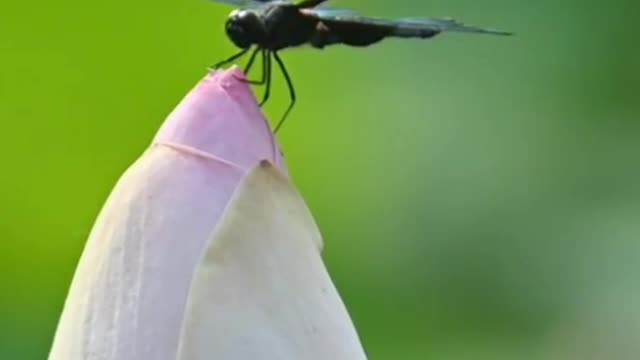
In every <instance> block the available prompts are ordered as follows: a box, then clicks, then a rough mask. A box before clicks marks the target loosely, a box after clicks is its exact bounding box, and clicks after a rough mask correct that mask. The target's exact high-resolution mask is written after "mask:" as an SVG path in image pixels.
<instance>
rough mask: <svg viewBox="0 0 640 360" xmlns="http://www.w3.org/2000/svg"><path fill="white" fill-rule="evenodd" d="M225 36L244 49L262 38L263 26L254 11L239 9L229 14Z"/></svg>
mask: <svg viewBox="0 0 640 360" xmlns="http://www.w3.org/2000/svg"><path fill="white" fill-rule="evenodd" d="M226 29H227V36H229V39H231V41H232V42H233V43H234V44H235V45H236V46H237V47H239V48H242V49H246V48H248V47H250V46H251V45H253V44H256V43H259V42H261V41H262V39H263V38H264V32H265V31H264V27H263V26H262V22H261V21H260V18H259V17H258V15H256V14H255V13H254V12H251V11H246V10H240V11H234V12H232V13H231V15H229V19H228V20H227V24H226Z"/></svg>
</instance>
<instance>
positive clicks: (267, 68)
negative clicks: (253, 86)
mask: <svg viewBox="0 0 640 360" xmlns="http://www.w3.org/2000/svg"><path fill="white" fill-rule="evenodd" d="M262 64H263V67H262V75H263V77H262V80H263V82H264V83H265V84H266V86H265V88H264V95H263V96H262V101H261V102H260V106H262V105H264V104H265V103H266V102H267V100H269V95H270V93H271V53H270V52H269V51H267V50H265V51H264V52H263V53H262Z"/></svg>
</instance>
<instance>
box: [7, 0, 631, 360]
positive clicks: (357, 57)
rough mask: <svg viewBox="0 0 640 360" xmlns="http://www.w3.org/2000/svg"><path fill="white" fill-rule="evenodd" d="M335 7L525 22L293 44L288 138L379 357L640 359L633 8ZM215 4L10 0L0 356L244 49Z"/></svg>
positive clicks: (399, 1) (41, 341)
mask: <svg viewBox="0 0 640 360" xmlns="http://www.w3.org/2000/svg"><path fill="white" fill-rule="evenodd" d="M334 5H342V6H347V7H351V8H355V9H357V10H360V11H362V12H364V13H367V14H372V15H382V16H389V17H395V16H411V17H416V16H419V15H422V14H424V15H425V16H453V17H456V18H459V19H461V20H464V21H466V22H469V23H472V24H477V25H486V26H489V27H496V28H500V29H505V30H512V31H515V32H516V33H518V35H517V36H516V37H512V38H501V37H487V36H473V35H450V36H443V37H439V38H437V39H436V40H433V41H419V40H416V41H386V42H384V43H382V44H380V45H378V46H376V47H371V48H367V49H352V48H337V47H336V48H330V49H327V50H325V51H317V50H312V49H299V50H294V51H289V52H287V53H284V54H283V57H284V59H285V61H286V63H287V64H288V67H289V71H290V73H291V75H292V76H293V79H294V81H295V84H296V89H297V91H298V94H299V98H300V100H299V103H298V105H297V107H296V108H295V109H294V112H293V113H292V115H291V117H290V118H289V120H288V123H287V124H286V126H285V127H284V129H283V131H282V132H281V134H280V139H281V141H282V143H283V146H284V149H285V152H286V154H287V157H288V163H289V165H290V168H291V173H292V174H293V177H294V179H295V181H296V183H297V185H298V186H299V187H300V188H301V190H302V192H303V194H304V196H305V197H306V199H307V201H308V204H309V206H310V207H311V209H312V211H313V212H314V214H315V216H316V218H317V221H318V223H319V224H320V227H321V229H322V230H323V233H324V236H325V241H326V243H327V246H326V251H325V255H326V259H327V263H328V266H329V268H330V270H331V272H332V274H333V276H334V279H335V281H336V283H337V285H338V287H339V289H340V290H341V293H342V295H343V297H344V299H345V301H346V303H347V305H348V307H349V309H350V312H351V314H352V316H353V318H354V321H355V322H356V324H357V327H358V329H359V331H360V334H361V337H362V340H363V342H364V345H365V347H366V348H367V350H368V352H369V355H370V358H371V359H373V360H383V359H420V360H423V359H445V360H448V359H455V360H458V359H460V360H465V359H470V360H471V359H473V360H476V359H536V360H537V359H558V360H559V359H605V358H606V359H637V358H638V356H639V355H638V353H640V280H639V278H638V271H639V270H640V160H639V159H638V158H639V155H640V85H639V84H640V47H639V46H638V34H639V30H638V27H637V21H638V20H637V15H638V14H640V3H638V2H637V1H628V0H612V1H609V2H603V1H599V0H564V1H552V0H538V1H509V0H484V1H475V0H429V1H418V0H396V1H389V0H386V1H383V0H371V1H364V0H341V1H339V0H335V1H334ZM229 11H230V8H229V7H226V6H223V5H218V4H211V3H208V2H206V1H203V0H182V1H178V0H174V1H168V0H138V1H124V0H116V1H80V0H59V1H40V2H34V1H18V0H7V1H3V3H2V5H0V34H2V35H1V39H0V120H1V129H2V135H1V136H2V140H1V141H0V154H2V155H1V159H2V168H1V170H0V201H1V204H2V205H1V208H2V213H1V214H2V215H1V216H0V359H3V360H5V359H6V360H13V359H16V360H23V359H24V360H39V359H44V358H45V357H46V354H47V351H48V348H49V346H50V343H51V339H52V335H53V332H54V330H55V326H56V321H57V318H58V316H59V313H60V311H61V308H62V304H63V301H64V298H65V294H66V291H67V289H68V286H69V283H70V281H71V277H72V274H73V271H74V268H75V265H76V262H77V261H78V258H79V256H80V253H81V251H82V248H83V244H84V242H85V240H86V237H87V234H88V232H89V230H90V229H91V226H92V222H93V220H94V218H95V216H96V214H97V212H98V211H99V209H100V207H101V205H102V203H103V201H104V200H105V198H106V196H107V195H108V194H109V192H110V189H111V188H112V186H113V185H114V183H115V181H116V180H117V179H118V177H119V176H120V174H121V173H122V172H123V170H124V169H125V168H127V166H128V165H129V164H131V163H132V161H134V160H135V159H136V157H137V156H138V155H139V154H140V153H141V152H142V151H143V150H144V149H145V147H146V146H147V145H148V144H149V141H150V139H151V137H152V136H153V134H154V132H155V130H156V129H157V128H158V126H159V125H160V124H161V122H162V121H163V119H164V117H165V116H166V115H167V114H168V113H169V112H170V111H171V109H172V108H173V106H174V105H175V104H176V103H177V102H178V101H179V100H180V99H181V98H182V97H183V95H184V94H185V93H186V92H187V91H188V90H189V89H190V88H191V87H192V86H193V85H194V84H195V83H196V82H197V81H198V80H199V79H200V78H201V77H202V76H203V75H204V74H205V68H206V66H207V65H209V64H211V63H214V62H216V61H218V60H220V59H222V58H225V57H226V56H228V55H230V54H231V53H233V52H234V51H235V49H234V48H233V47H232V45H231V44H230V43H229V41H228V40H227V39H226V38H225V36H224V34H223V30H222V27H223V22H224V20H225V17H226V15H227V13H228V12H229ZM276 79H277V80H276V84H275V89H274V93H273V101H272V102H271V103H270V104H269V106H268V107H267V112H268V113H269V114H270V115H271V117H272V118H277V117H279V116H280V115H281V114H282V111H283V110H284V109H285V107H286V105H287V101H288V94H287V92H286V88H285V86H284V82H283V81H282V79H281V78H280V77H276Z"/></svg>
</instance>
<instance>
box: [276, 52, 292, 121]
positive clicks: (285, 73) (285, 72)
mask: <svg viewBox="0 0 640 360" xmlns="http://www.w3.org/2000/svg"><path fill="white" fill-rule="evenodd" d="M273 57H274V58H275V59H276V62H277V63H278V66H279V67H280V70H282V74H283V75H284V78H285V80H286V81H287V86H288V87H289V96H290V97H291V102H290V103H289V107H288V108H287V111H285V113H284V115H283V116H282V118H281V119H280V122H279V123H278V125H276V127H275V130H274V131H273V132H274V133H277V132H278V130H280V128H281V127H282V125H283V124H284V121H285V120H286V119H287V115H289V112H290V111H291V109H292V108H293V106H294V105H295V103H296V91H295V89H294V88H293V83H292V82H291V77H290V76H289V73H288V72H287V68H286V67H285V66H284V63H283V62H282V59H280V56H278V53H277V52H275V51H274V52H273Z"/></svg>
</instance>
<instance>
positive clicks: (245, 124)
mask: <svg viewBox="0 0 640 360" xmlns="http://www.w3.org/2000/svg"><path fill="white" fill-rule="evenodd" d="M244 79H246V77H245V75H244V73H243V72H242V71H241V70H240V69H239V68H238V67H236V66H233V67H231V68H229V69H226V70H210V71H209V72H208V74H207V75H206V76H205V77H204V78H203V79H202V80H201V81H200V82H199V83H198V84H197V85H196V87H195V88H194V89H193V90H192V91H191V92H190V93H189V94H188V95H187V96H186V97H185V98H184V99H183V100H182V102H181V103H180V104H179V105H178V106H177V107H176V108H175V110H174V111H173V113H171V115H169V117H168V118H167V120H166V121H165V123H164V124H163V125H162V127H161V129H160V130H159V131H158V133H157V135H156V138H155V139H154V144H168V145H174V148H183V149H187V148H190V149H194V150H197V152H198V153H202V154H208V155H210V156H209V157H212V158H218V159H222V160H224V161H226V162H229V163H232V164H234V165H237V166H238V167H240V168H242V169H245V170H246V169H249V168H251V167H253V166H255V165H256V164H257V163H258V162H259V161H260V160H262V159H268V160H270V161H271V162H272V163H274V164H276V166H278V167H281V168H282V167H284V161H283V159H282V155H281V152H280V147H279V146H278V144H277V142H276V140H275V138H274V136H273V134H272V132H271V127H270V126H269V123H268V122H267V120H266V118H265V117H264V115H263V114H262V112H261V110H260V107H259V105H258V103H257V101H256V98H255V96H254V95H253V91H252V90H251V87H250V85H249V83H248V82H246V81H243V80H244Z"/></svg>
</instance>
